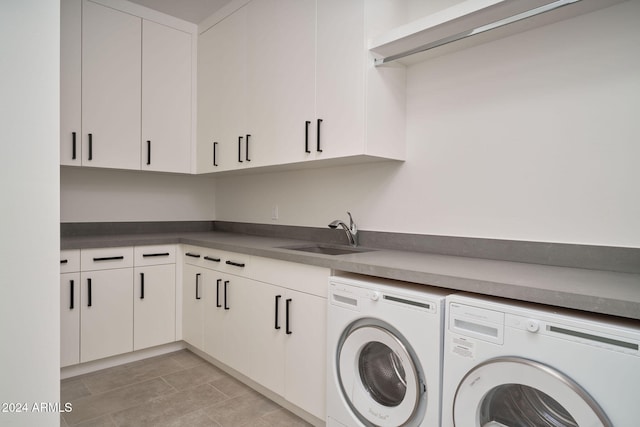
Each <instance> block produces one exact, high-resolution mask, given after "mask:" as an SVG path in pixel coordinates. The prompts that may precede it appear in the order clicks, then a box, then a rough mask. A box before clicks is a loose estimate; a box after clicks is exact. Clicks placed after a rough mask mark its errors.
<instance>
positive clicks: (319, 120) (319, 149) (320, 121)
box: [316, 119, 322, 153]
mask: <svg viewBox="0 0 640 427" xmlns="http://www.w3.org/2000/svg"><path fill="white" fill-rule="evenodd" d="M320 123H322V119H318V129H316V131H317V132H318V146H317V148H316V151H317V152H318V153H322V149H321V148H320Z"/></svg>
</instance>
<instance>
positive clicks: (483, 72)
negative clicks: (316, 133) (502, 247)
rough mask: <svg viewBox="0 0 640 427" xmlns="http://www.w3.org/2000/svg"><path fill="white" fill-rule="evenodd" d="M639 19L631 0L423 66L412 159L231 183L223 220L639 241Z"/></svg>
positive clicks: (224, 182) (413, 97) (414, 91)
mask: <svg viewBox="0 0 640 427" xmlns="http://www.w3.org/2000/svg"><path fill="white" fill-rule="evenodd" d="M638 22H640V2H638V1H628V2H626V3H623V4H620V5H618V6H614V7H610V8H608V9H604V10H601V11H598V12H594V13H591V14H588V15H583V16H579V17H576V18H573V19H571V20H568V21H564V22H560V23H556V24H553V25H550V26H546V27H542V28H538V29H535V30H533V31H529V32H526V33H521V34H518V35H515V36H512V37H509V38H505V39H501V40H497V41H494V42H491V43H487V44H484V45H481V46H476V47H474V48H470V49H467V50H464V51H460V52H456V53H453V54H449V55H446V56H441V57H438V58H435V59H432V60H430V61H428V62H423V63H421V64H417V65H415V66H412V67H411V68H410V69H409V70H408V87H407V90H408V104H407V115H408V117H407V135H408V156H409V157H408V158H409V160H408V161H407V162H406V163H404V164H393V163H380V164H374V165H360V166H355V167H340V168H333V169H318V170H308V171H297V172H295V171H294V172H284V173H275V174H264V175H253V176H245V177H222V178H218V180H217V191H216V215H215V217H216V219H218V220H228V221H243V222H259V223H279V224H291V225H308V226H319V227H323V226H326V224H327V223H328V222H329V221H330V220H332V219H334V218H338V217H341V218H345V217H346V214H344V211H345V210H351V212H352V213H353V214H354V217H355V218H356V220H357V222H358V223H359V225H360V226H361V228H363V229H367V230H379V231H394V232H409V233H419V234H436V235H453V236H468V237H487V238H504V239H513V240H533V241H550V242H565V243H582V244H597V245H616V246H629V247H640V225H639V224H638V218H640V192H639V190H638V188H639V187H638V183H640V167H638V159H639V158H640V143H638V140H639V137H640V120H638V112H640V74H639V73H638V70H640V55H638V53H637V52H638V46H640V26H639V25H638ZM276 204H277V205H278V206H279V213H280V219H279V220H278V221H272V220H271V211H272V206H273V205H276Z"/></svg>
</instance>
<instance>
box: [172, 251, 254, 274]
mask: <svg viewBox="0 0 640 427" xmlns="http://www.w3.org/2000/svg"><path fill="white" fill-rule="evenodd" d="M183 252H184V256H183V259H184V262H185V264H190V265H197V266H199V267H204V268H208V269H211V270H216V271H221V272H225V273H230V274H235V275H237V276H243V277H250V275H251V256H250V255H244V254H238V253H235V252H228V251H221V250H217V249H211V248H202V247H198V246H189V245H185V246H184V247H183Z"/></svg>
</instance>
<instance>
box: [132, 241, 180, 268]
mask: <svg viewBox="0 0 640 427" xmlns="http://www.w3.org/2000/svg"><path fill="white" fill-rule="evenodd" d="M133 263H134V265H135V266H137V267H138V266H147V265H161V264H175V263H176V245H151V246H136V247H135V248H134V249H133Z"/></svg>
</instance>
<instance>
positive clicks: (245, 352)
mask: <svg viewBox="0 0 640 427" xmlns="http://www.w3.org/2000/svg"><path fill="white" fill-rule="evenodd" d="M224 279H225V280H224V281H223V289H222V292H223V297H222V305H223V309H224V321H223V324H222V327H223V332H222V333H223V336H224V339H223V349H222V358H221V359H220V360H221V361H222V362H223V363H225V364H227V365H229V366H231V367H232V368H233V369H236V370H238V371H240V372H242V373H247V372H249V369H250V363H249V361H250V357H251V354H250V352H251V348H252V347H251V345H252V343H251V340H252V338H251V336H250V332H249V331H250V323H249V319H250V318H251V313H252V310H253V305H252V303H251V301H252V298H251V293H250V291H249V286H248V282H250V281H251V280H250V279H245V278H243V277H238V276H231V275H226V277H224ZM225 282H226V286H225Z"/></svg>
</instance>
